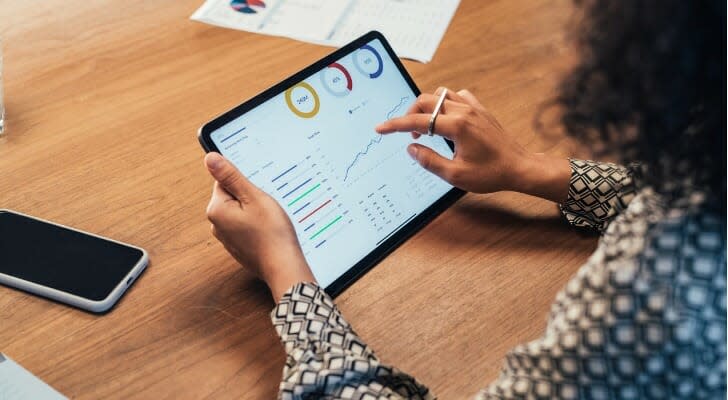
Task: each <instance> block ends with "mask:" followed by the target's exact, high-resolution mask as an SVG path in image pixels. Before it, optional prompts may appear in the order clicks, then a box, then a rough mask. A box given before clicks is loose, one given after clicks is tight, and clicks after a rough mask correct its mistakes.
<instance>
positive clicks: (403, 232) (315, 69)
mask: <svg viewBox="0 0 728 400" xmlns="http://www.w3.org/2000/svg"><path fill="white" fill-rule="evenodd" d="M375 39H379V41H380V42H381V43H382V45H383V46H384V48H385V49H386V51H387V53H388V54H389V57H390V58H391V59H392V61H394V64H395V65H396V66H397V69H398V70H399V72H400V74H401V75H402V77H403V78H404V79H405V81H406V82H407V84H408V85H409V87H410V88H411V89H412V92H413V93H414V94H415V96H419V95H420V89H419V88H417V85H415V82H414V81H413V80H412V77H411V76H410V75H409V73H408V72H407V70H406V69H405V68H404V65H402V62H401V61H400V59H399V57H397V55H396V54H395V53H394V50H392V47H391V46H390V45H389V43H388V42H387V39H385V38H384V35H382V34H381V33H380V32H377V31H371V32H369V33H366V34H364V35H362V36H361V37H359V38H358V39H356V40H354V41H353V42H351V43H349V44H347V45H346V46H344V47H342V48H340V49H338V50H336V51H334V52H333V53H331V54H329V55H328V56H326V57H324V58H322V59H320V60H318V61H316V62H315V63H313V64H311V65H309V66H308V67H306V68H304V69H303V70H301V71H300V72H298V73H296V74H293V75H291V76H290V77H288V78H286V79H284V80H283V81H282V82H280V83H278V84H276V85H274V86H272V87H271V88H269V89H267V90H265V91H263V92H262V93H260V94H258V95H257V96H255V97H253V98H252V99H250V100H248V101H245V102H244V103H242V104H240V105H238V106H237V107H235V108H233V109H232V110H230V111H227V112H226V113H224V114H222V115H220V116H218V117H216V118H215V119H213V120H212V121H210V122H208V123H206V124H205V125H203V126H202V127H201V128H200V130H199V133H198V135H197V138H198V140H199V141H200V144H201V145H202V148H203V149H204V150H205V151H206V152H211V151H215V152H219V150H218V148H217V146H216V145H215V143H213V141H212V139H211V137H210V135H211V134H212V132H214V131H216V130H217V129H220V128H221V127H223V126H224V125H227V124H228V123H230V122H231V121H233V120H234V119H236V118H238V117H240V116H241V115H243V114H245V113H247V112H248V111H250V110H252V109H254V108H256V107H258V106H259V105H261V104H263V103H265V102H266V101H268V100H270V99H272V98H273V97H275V96H277V95H279V94H281V93H283V92H285V91H286V90H288V88H290V87H291V86H293V85H295V84H297V83H299V82H301V81H303V80H305V79H307V78H309V77H310V76H312V75H315V74H317V73H319V72H320V71H321V70H322V69H324V68H326V67H327V66H328V65H330V64H331V63H333V62H335V61H337V60H339V59H341V58H343V57H346V56H347V55H349V54H351V53H352V52H354V51H356V50H357V49H359V48H360V47H361V46H363V45H365V44H367V43H369V42H370V41H372V40H375ZM445 141H446V142H447V144H448V146H450V149H451V150H453V151H454V149H455V147H454V144H453V143H452V142H451V141H449V140H445ZM464 194H465V191H463V190H461V189H458V188H452V189H451V190H450V191H448V192H447V193H445V194H444V195H443V196H442V197H440V198H439V199H437V200H436V201H435V202H434V203H432V204H431V205H430V206H429V207H427V208H426V209H425V210H423V211H422V212H421V213H419V214H417V215H416V216H415V217H414V218H413V219H411V220H410V221H409V222H407V223H406V225H404V226H402V227H401V228H399V231H397V232H394V233H393V234H391V236H390V237H389V238H388V239H386V240H385V241H384V242H382V243H380V244H379V245H378V246H377V247H375V248H374V249H373V250H372V251H371V252H369V254H367V255H366V256H364V258H362V259H361V260H359V261H358V262H357V263H356V264H354V265H353V266H351V267H350V268H349V269H348V270H347V271H346V272H345V273H344V274H342V275H341V276H340V277H338V278H337V279H336V280H335V281H334V282H333V283H331V284H330V285H329V286H327V287H326V288H325V290H326V293H328V294H329V295H330V296H332V297H333V296H336V295H338V294H339V293H341V292H343V291H344V289H346V288H347V287H349V286H351V285H352V284H353V283H354V282H355V281H356V280H357V279H359V278H360V277H361V276H363V275H364V274H365V273H366V272H367V271H369V270H370V269H372V268H373V267H374V266H375V265H377V264H378V263H379V262H380V261H381V260H382V259H384V257H386V256H387V255H388V254H389V253H391V252H393V251H394V250H395V249H396V248H397V247H399V246H400V245H401V244H402V243H404V241H405V240H407V239H408V238H410V237H411V236H412V235H414V234H415V233H417V232H418V231H419V230H420V229H422V227H424V226H425V225H426V224H427V223H429V222H430V221H432V220H433V219H434V218H435V217H437V216H438V215H440V214H441V213H442V212H443V211H445V210H446V209H447V208H448V207H449V206H451V205H452V204H453V203H455V202H456V201H457V200H458V199H459V198H460V197H462V196H463V195H464Z"/></svg>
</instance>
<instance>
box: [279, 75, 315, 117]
mask: <svg viewBox="0 0 728 400" xmlns="http://www.w3.org/2000/svg"><path fill="white" fill-rule="evenodd" d="M294 92H295V93H294ZM285 98H286V105H287V106H288V109H289V110H291V112H293V113H294V114H296V115H297V116H299V117H301V118H313V117H315V116H316V114H318V112H319V109H320V108H321V102H320V101H319V96H318V93H316V90H315V89H314V88H313V86H311V85H309V84H308V83H306V82H299V83H297V84H295V85H293V86H291V87H290V88H289V89H288V90H286V93H285Z"/></svg>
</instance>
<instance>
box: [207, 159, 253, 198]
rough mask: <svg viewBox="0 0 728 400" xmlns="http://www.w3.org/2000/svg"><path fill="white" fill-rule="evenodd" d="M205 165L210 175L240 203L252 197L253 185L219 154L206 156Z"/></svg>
mask: <svg viewBox="0 0 728 400" xmlns="http://www.w3.org/2000/svg"><path fill="white" fill-rule="evenodd" d="M205 165H206V166H207V170H208V171H210V175H212V177H213V178H215V180H216V181H217V182H219V183H220V186H222V187H223V189H225V190H226V191H227V192H228V193H230V194H231V195H233V197H235V198H236V199H237V200H238V201H242V199H244V198H247V197H249V196H250V194H251V192H252V189H253V188H254V186H253V184H252V183H250V181H248V180H247V179H246V178H245V177H244V176H243V174H241V173H240V171H238V169H237V168H235V166H234V165H233V164H232V163H231V162H230V161H228V160H227V159H225V158H224V157H223V156H221V155H220V154H218V153H214V152H212V153H208V154H207V155H206V156H205Z"/></svg>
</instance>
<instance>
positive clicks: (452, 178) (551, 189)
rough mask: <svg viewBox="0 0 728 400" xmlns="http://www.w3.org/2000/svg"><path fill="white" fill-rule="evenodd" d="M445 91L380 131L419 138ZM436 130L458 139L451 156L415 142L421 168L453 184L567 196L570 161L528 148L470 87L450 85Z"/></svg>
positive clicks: (476, 189) (423, 97) (410, 149)
mask: <svg viewBox="0 0 728 400" xmlns="http://www.w3.org/2000/svg"><path fill="white" fill-rule="evenodd" d="M442 90H443V88H440V89H438V90H437V91H436V92H435V94H434V95H433V94H422V95H420V96H419V97H418V98H417V101H416V102H415V104H414V105H413V106H412V107H411V108H410V109H409V111H408V112H407V114H406V115H404V116H402V117H399V118H393V119H391V120H389V121H385V122H383V123H382V124H380V125H378V126H377V127H376V130H377V132H379V133H381V134H389V133H393V132H412V136H413V137H414V138H415V139H417V138H419V137H420V135H422V133H424V132H427V128H428V124H429V121H430V116H431V114H432V111H433V110H434V108H435V104H436V103H437V100H438V97H439V94H440V93H442ZM435 134H437V135H440V136H443V137H445V138H447V139H450V140H452V141H453V142H454V143H455V156H454V158H453V159H452V160H449V159H447V158H445V157H442V156H440V155H439V154H437V153H436V152H435V151H433V150H432V149H430V148H428V147H426V146H423V145H420V144H416V143H413V144H411V145H409V146H408V147H407V151H408V152H409V154H410V156H412V158H414V159H415V160H417V162H419V163H420V165H422V167H424V168H425V169H427V170H428V171H430V172H432V173H434V174H435V175H438V176H439V177H441V178H442V179H444V180H446V181H447V182H449V183H450V184H452V185H454V186H457V187H459V188H461V189H464V190H467V191H470V192H476V193H489V192H496V191H500V190H513V191H519V192H524V193H528V194H532V195H535V196H539V197H544V198H547V199H549V200H553V201H556V202H561V201H563V200H564V199H566V196H567V193H568V185H569V178H570V176H571V168H570V167H569V163H568V161H567V160H566V159H555V158H551V157H548V156H545V155H543V154H535V153H531V152H529V151H527V150H526V149H524V148H523V147H522V146H521V145H519V144H518V143H517V142H516V141H515V140H513V139H512V138H511V137H510V136H509V135H508V134H507V133H506V132H505V131H504V130H503V127H501V125H500V124H499V123H498V121H497V120H496V119H495V117H493V115H492V114H490V113H489V112H488V111H487V110H486V109H485V107H483V105H482V104H480V102H478V100H477V99H476V98H475V96H473V95H472V94H471V93H470V92H469V91H467V90H461V91H459V92H457V93H454V92H451V91H449V90H448V94H447V97H446V100H445V103H444V104H443V106H442V108H441V109H440V114H439V115H438V117H437V120H436V122H435Z"/></svg>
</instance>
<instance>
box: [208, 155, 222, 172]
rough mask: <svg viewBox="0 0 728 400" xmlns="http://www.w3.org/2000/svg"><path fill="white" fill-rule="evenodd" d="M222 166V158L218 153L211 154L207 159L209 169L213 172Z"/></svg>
mask: <svg viewBox="0 0 728 400" xmlns="http://www.w3.org/2000/svg"><path fill="white" fill-rule="evenodd" d="M221 165H222V156H220V155H219V154H217V153H210V156H209V157H208V158H207V167H208V168H210V169H211V170H216V169H218V168H220V166H221Z"/></svg>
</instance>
